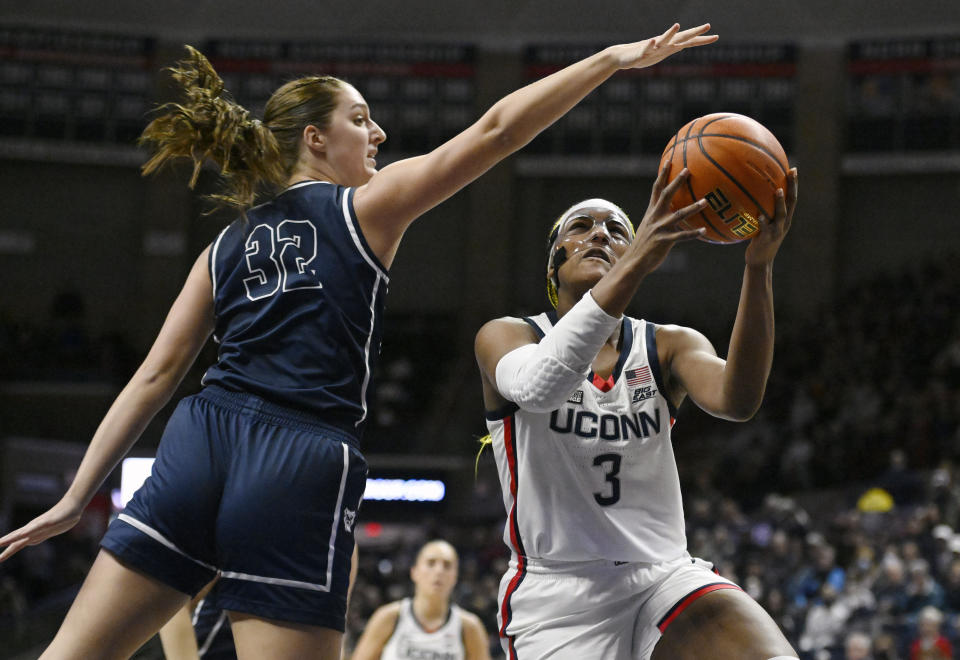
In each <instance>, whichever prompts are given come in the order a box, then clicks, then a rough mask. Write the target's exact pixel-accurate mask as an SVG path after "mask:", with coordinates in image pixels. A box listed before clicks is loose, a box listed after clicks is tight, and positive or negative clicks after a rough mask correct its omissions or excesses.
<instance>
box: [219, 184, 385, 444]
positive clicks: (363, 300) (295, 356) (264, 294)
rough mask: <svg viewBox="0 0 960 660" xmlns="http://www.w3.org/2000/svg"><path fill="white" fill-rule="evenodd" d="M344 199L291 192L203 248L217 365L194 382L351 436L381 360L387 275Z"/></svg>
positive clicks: (349, 196) (358, 429) (338, 194)
mask: <svg viewBox="0 0 960 660" xmlns="http://www.w3.org/2000/svg"><path fill="white" fill-rule="evenodd" d="M353 192H354V191H353V189H352V188H344V187H343V186H338V185H334V184H331V183H326V182H322V181H309V182H304V183H298V184H296V185H293V186H291V187H290V188H288V189H287V190H285V191H284V192H283V193H281V194H280V195H278V196H277V197H276V198H275V199H274V200H272V201H270V202H268V203H266V204H263V205H261V206H257V207H255V208H253V209H251V210H250V211H249V212H248V213H247V218H246V220H244V219H239V220H237V221H236V222H234V223H233V224H231V225H230V226H229V227H227V228H226V229H224V230H223V232H222V233H221V234H220V236H218V237H217V239H216V241H214V243H213V245H212V246H211V248H210V278H211V281H212V282H213V296H214V312H215V314H216V327H215V331H214V333H215V334H214V336H215V339H216V340H217V341H218V342H219V343H220V350H219V359H218V360H217V363H216V364H215V365H214V366H212V367H210V369H208V370H207V373H206V374H205V375H204V378H203V383H204V384H205V385H208V384H217V385H220V386H221V387H224V388H226V389H228V390H235V391H241V392H248V393H251V394H256V395H257V396H260V397H262V398H264V399H267V400H270V401H274V402H276V403H280V404H284V405H287V406H290V407H292V408H297V409H299V410H304V411H307V412H309V413H312V414H315V415H317V416H318V417H319V418H320V419H322V420H323V421H324V422H325V423H327V424H330V425H332V426H335V427H337V428H339V429H341V430H343V431H345V432H346V433H349V434H350V435H352V436H354V437H357V438H359V437H360V436H361V435H362V431H363V427H364V425H365V422H366V420H367V417H368V409H367V406H368V397H369V394H370V392H371V382H370V381H371V378H372V375H373V369H374V367H375V364H376V361H377V358H378V357H379V352H380V330H381V320H382V316H383V305H384V298H385V296H386V293H387V285H388V283H389V278H388V276H387V271H386V269H385V268H384V267H383V265H382V264H381V263H380V261H379V260H378V259H377V257H376V256H375V255H374V253H373V251H372V250H371V249H370V246H369V245H367V242H366V240H365V239H364V237H363V234H362V233H361V231H360V226H359V224H358V223H357V220H356V215H355V214H354V212H353Z"/></svg>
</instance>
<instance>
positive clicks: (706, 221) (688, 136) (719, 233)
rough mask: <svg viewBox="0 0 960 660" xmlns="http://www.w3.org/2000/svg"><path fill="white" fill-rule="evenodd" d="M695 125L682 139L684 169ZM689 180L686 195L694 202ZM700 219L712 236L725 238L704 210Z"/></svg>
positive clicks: (689, 128)
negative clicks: (688, 145) (688, 144)
mask: <svg viewBox="0 0 960 660" xmlns="http://www.w3.org/2000/svg"><path fill="white" fill-rule="evenodd" d="M707 123H708V124H709V123H711V122H707ZM695 124H696V122H693V123H692V124H690V125H689V126H688V127H687V136H686V137H685V138H684V140H683V166H684V167H687V143H688V142H690V140H691V139H692V138H691V137H690V133H692V132H693V128H694V125H695ZM677 134H678V135H679V132H678V133H677ZM701 151H702V149H701ZM691 178H692V177H687V182H686V183H687V193H688V194H689V195H690V199H691V200H693V201H696V200H697V199H699V198H698V197H697V196H696V194H694V192H693V184H692V183H691ZM691 203H693V202H691ZM700 217H701V218H703V221H704V222H705V223H706V226H707V227H708V228H709V230H710V231H712V232H713V233H714V234H716V235H717V236H720V238H721V240H722V239H723V238H724V237H725V235H724V234H723V232H721V231H719V230H718V229H717V228H716V227H715V226H714V225H713V223H712V222H710V218H708V217H707V214H706V212H705V211H704V210H701V211H700ZM688 226H689V225H688ZM711 242H712V241H711Z"/></svg>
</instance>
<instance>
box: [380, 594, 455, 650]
mask: <svg viewBox="0 0 960 660" xmlns="http://www.w3.org/2000/svg"><path fill="white" fill-rule="evenodd" d="M465 657H466V651H465V650H464V647H463V618H462V617H461V615H460V608H459V607H457V606H456V605H451V606H450V615H449V616H448V617H447V621H446V623H444V624H443V625H442V626H440V628H439V629H437V630H435V631H433V632H428V631H427V630H425V629H424V628H423V626H421V625H420V622H419V621H417V618H416V617H415V616H414V614H413V601H412V600H411V599H409V598H404V599H403V600H402V601H400V614H399V616H398V617H397V625H396V628H394V630H393V635H391V636H390V640H389V641H388V642H387V645H386V646H384V647H383V653H381V654H380V660H464V658H465Z"/></svg>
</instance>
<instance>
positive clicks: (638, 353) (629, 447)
mask: <svg viewBox="0 0 960 660" xmlns="http://www.w3.org/2000/svg"><path fill="white" fill-rule="evenodd" d="M556 318H557V317H556V313H555V312H550V313H547V314H541V315H539V316H535V317H532V318H526V319H524V320H525V321H526V322H527V323H529V324H530V325H531V326H533V327H534V329H535V330H537V332H538V334H540V335H542V334H543V333H545V332H549V331H550V329H551V328H552V327H553V323H554V322H555V321H556ZM654 332H655V326H654V325H653V324H652V323H647V322H646V321H641V320H636V319H630V318H629V317H626V316H625V317H624V323H623V332H622V335H621V342H620V345H621V349H620V357H619V359H618V361H617V364H616V366H615V367H614V371H613V374H612V375H613V378H614V385H613V387H612V388H611V389H610V390H609V391H607V392H603V391H601V390H600V389H598V388H597V387H596V386H595V385H594V384H593V382H592V378H593V374H592V373H591V374H590V376H589V377H588V378H587V379H584V380H583V381H582V382H581V384H580V386H579V387H578V388H577V389H576V390H575V391H574V392H573V393H572V394H571V396H570V398H569V399H568V400H567V401H566V402H565V403H564V404H563V405H562V406H560V408H559V409H557V410H554V411H552V412H546V413H533V412H528V411H526V410H520V409H518V408H517V406H516V405H515V404H510V405H509V406H507V407H505V408H504V409H501V410H498V411H495V412H488V413H487V428H488V429H489V430H490V434H491V436H492V439H493V448H494V455H495V456H496V460H497V468H498V470H499V472H500V483H501V486H502V490H503V502H504V505H505V507H506V510H507V524H506V529H505V530H504V541H505V542H506V543H507V545H508V546H510V548H511V549H512V550H513V552H514V554H515V555H517V556H518V557H521V558H523V557H531V558H539V559H547V560H561V561H585V560H595V559H606V560H613V561H625V562H626V561H637V562H649V563H653V562H659V561H664V560H668V559H674V558H676V557H678V556H681V555H683V554H684V553H685V552H686V546H687V543H686V534H685V532H684V523H683V506H682V502H681V499H680V479H679V477H678V475H677V466H676V461H675V459H674V455H673V447H672V445H671V442H670V427H671V425H672V423H673V418H674V410H673V406H672V404H670V403H669V402H668V400H667V399H666V398H665V397H664V394H663V380H662V378H661V375H660V364H659V361H658V359H657V349H656V339H655V334H654Z"/></svg>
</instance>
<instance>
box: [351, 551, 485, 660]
mask: <svg viewBox="0 0 960 660" xmlns="http://www.w3.org/2000/svg"><path fill="white" fill-rule="evenodd" d="M459 561H460V560H459V558H458V556H457V551H456V550H455V549H454V548H453V546H452V545H450V544H449V543H447V542H446V541H440V540H436V541H430V542H428V543H427V544H426V545H424V546H423V547H422V548H421V549H420V552H418V553H417V558H416V561H415V562H414V564H413V566H412V567H411V568H410V579H411V580H412V581H413V598H404V599H402V600H398V601H394V602H392V603H387V604H386V605H382V606H381V607H379V608H377V610H376V611H375V612H374V613H373V615H372V616H371V617H370V620H369V621H368V622H367V626H366V628H365V629H364V631H363V634H362V635H361V636H360V639H359V640H357V646H356V648H355V649H354V651H353V655H352V656H351V658H352V660H403V658H444V660H489V658H490V650H489V640H488V638H487V631H486V629H485V628H484V626H483V623H482V622H481V621H480V619H479V618H478V617H477V616H476V615H475V614H473V613H471V612H467V611H466V610H463V609H461V608H460V607H458V606H457V605H455V604H453V603H451V602H450V595H451V594H452V593H453V588H454V587H455V586H456V584H457V571H458V568H459Z"/></svg>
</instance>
